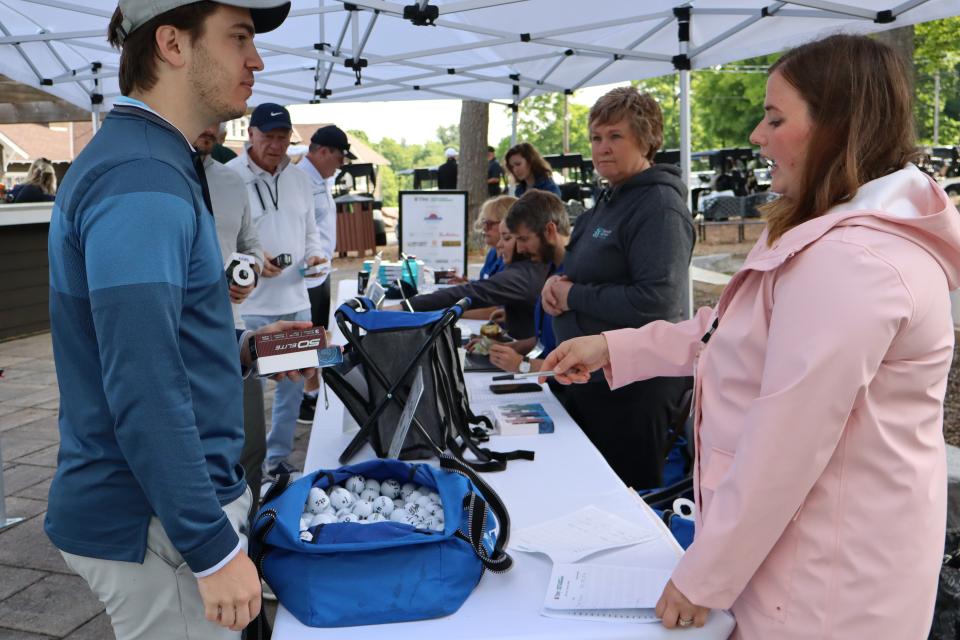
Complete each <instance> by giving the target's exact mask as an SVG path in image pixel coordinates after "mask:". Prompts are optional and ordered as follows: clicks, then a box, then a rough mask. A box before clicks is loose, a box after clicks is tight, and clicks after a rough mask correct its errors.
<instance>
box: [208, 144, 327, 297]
mask: <svg viewBox="0 0 960 640" xmlns="http://www.w3.org/2000/svg"><path fill="white" fill-rule="evenodd" d="M227 166H228V167H230V168H231V169H233V170H234V171H236V172H237V173H238V174H239V175H240V177H241V178H242V179H243V182H244V184H245V185H246V187H247V197H248V198H249V200H250V217H251V218H252V219H253V223H254V225H256V227H257V234H258V235H259V236H260V244H261V246H262V247H263V250H264V251H265V252H266V253H269V254H270V255H271V256H277V255H279V254H281V253H289V254H290V255H291V256H292V257H293V264H292V265H291V266H289V267H287V268H286V269H284V270H283V272H282V273H281V274H280V275H279V276H277V277H275V278H261V279H260V282H259V283H258V284H257V288H256V289H254V290H253V293H251V294H250V296H249V297H248V298H247V299H246V300H244V301H243V304H241V305H240V313H241V314H243V315H263V316H279V315H285V314H289V313H295V312H297V311H302V310H304V309H309V308H310V299H309V297H308V296H307V287H306V285H305V284H304V277H303V276H302V275H301V274H300V267H302V266H303V264H304V261H305V260H306V259H307V258H308V257H310V256H323V247H322V244H321V241H320V236H319V234H318V233H317V224H316V221H315V219H314V217H313V185H312V184H311V182H310V179H309V178H308V177H307V176H306V174H304V172H303V171H300V170H298V169H296V168H295V167H293V166H291V165H290V161H289V159H287V158H284V160H283V162H282V163H281V164H280V167H279V169H278V170H277V173H276V174H274V175H271V174H270V173H268V172H267V171H265V170H263V169H261V168H260V167H259V166H257V165H256V164H255V163H254V162H253V161H252V160H251V159H250V157H249V156H248V155H247V153H246V150H244V153H243V154H241V155H239V156H237V157H236V158H234V159H233V160H231V161H230V162H228V163H227Z"/></svg>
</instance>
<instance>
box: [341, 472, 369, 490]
mask: <svg viewBox="0 0 960 640" xmlns="http://www.w3.org/2000/svg"><path fill="white" fill-rule="evenodd" d="M365 482H366V480H365V479H364V477H363V476H353V477H352V478H349V479H348V480H347V481H346V482H344V483H343V486H345V487H346V488H347V490H348V491H351V492H353V493H357V494H359V493H360V492H361V491H363V490H364V489H365V488H366V486H365V484H364V483H365Z"/></svg>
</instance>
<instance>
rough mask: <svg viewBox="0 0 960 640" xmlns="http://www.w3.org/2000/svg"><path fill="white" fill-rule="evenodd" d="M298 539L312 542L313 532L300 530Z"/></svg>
mask: <svg viewBox="0 0 960 640" xmlns="http://www.w3.org/2000/svg"><path fill="white" fill-rule="evenodd" d="M300 539H301V540H303V541H304V542H313V534H312V533H310V532H309V531H301V532H300Z"/></svg>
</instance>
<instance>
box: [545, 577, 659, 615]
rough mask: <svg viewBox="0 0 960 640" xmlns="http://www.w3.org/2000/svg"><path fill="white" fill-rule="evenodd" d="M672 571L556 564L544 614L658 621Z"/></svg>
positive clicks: (546, 597)
mask: <svg viewBox="0 0 960 640" xmlns="http://www.w3.org/2000/svg"><path fill="white" fill-rule="evenodd" d="M670 574H671V571H669V570H663V569H647V568H642V567H622V566H615V565H604V564H590V563H586V564H565V563H557V564H554V565H553V572H552V573H551V575H550V582H549V586H548V587H547V594H546V596H545V597H544V600H543V609H542V610H541V612H540V613H541V614H542V615H544V616H547V617H551V618H579V619H581V620H600V621H603V620H606V621H610V622H657V620H658V619H657V616H656V615H655V614H654V607H656V605H657V600H659V599H660V594H661V593H662V592H663V588H664V586H665V585H666V584H667V581H668V580H669V579H670Z"/></svg>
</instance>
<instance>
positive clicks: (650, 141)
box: [541, 87, 695, 489]
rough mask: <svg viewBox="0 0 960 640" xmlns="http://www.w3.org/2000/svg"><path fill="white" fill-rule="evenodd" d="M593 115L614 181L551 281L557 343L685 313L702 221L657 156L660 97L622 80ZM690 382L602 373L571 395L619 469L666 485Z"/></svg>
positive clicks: (567, 395) (547, 301)
mask: <svg viewBox="0 0 960 640" xmlns="http://www.w3.org/2000/svg"><path fill="white" fill-rule="evenodd" d="M589 122H590V145H591V149H592V152H593V164H594V166H595V167H596V170H597V172H598V173H599V174H600V175H601V176H603V177H604V178H605V179H607V180H608V181H609V183H610V187H609V188H608V189H606V190H605V191H604V192H603V193H602V194H601V195H600V197H599V198H598V200H597V204H596V206H594V207H593V208H592V209H590V210H589V211H587V212H586V213H583V214H581V215H580V217H578V218H577V221H576V225H575V227H574V229H573V234H572V236H571V238H570V243H569V245H568V246H567V251H566V257H565V259H564V274H563V275H562V276H560V275H555V276H551V277H550V278H549V279H547V282H546V284H544V287H543V291H542V294H541V295H542V299H543V308H544V310H545V311H546V312H547V313H549V314H550V315H552V316H554V319H553V328H554V332H555V333H556V337H557V343H558V344H559V343H560V342H562V341H564V340H569V339H570V338H574V337H577V336H584V335H594V334H599V333H601V332H603V331H609V330H611V329H620V328H626V327H641V326H643V325H645V324H647V323H648V322H652V321H653V320H670V321H678V320H682V319H684V318H685V317H686V310H685V308H684V306H685V305H684V301H685V292H686V289H687V282H688V274H689V267H690V257H691V255H692V254H693V244H694V239H695V235H694V226H693V218H692V217H691V215H690V211H689V209H687V205H686V192H687V190H686V186H685V185H684V184H683V182H682V180H681V175H680V170H679V169H678V168H677V167H675V166H673V165H661V164H658V165H652V164H651V162H652V160H653V157H654V154H655V153H656V152H657V150H658V149H659V148H660V145H661V144H663V114H662V113H661V111H660V106H659V105H658V104H657V103H656V101H655V100H654V99H653V98H652V97H651V96H650V95H648V94H641V93H639V92H638V91H637V90H636V89H635V88H633V87H618V88H616V89H613V90H612V91H610V92H608V93H607V94H606V95H604V96H603V97H602V98H600V99H599V100H598V101H597V103H596V104H594V105H593V107H592V108H591V109H590V121H589ZM598 374H599V372H598ZM690 386H691V380H690V379H689V378H655V379H653V380H647V381H644V382H636V383H634V384H631V385H628V386H626V387H622V388H620V389H617V390H616V391H611V390H610V387H609V386H608V385H607V383H606V381H605V380H604V379H603V376H602V375H596V376H595V377H594V378H592V379H591V381H590V382H589V383H588V384H582V385H573V386H570V387H567V388H565V389H564V394H563V398H564V404H565V406H566V408H567V410H568V411H569V412H570V414H571V415H572V416H573V418H574V419H575V420H576V421H577V423H578V424H579V425H580V428H581V429H583V431H584V433H586V434H587V437H589V438H590V441H591V442H593V444H594V445H595V446H596V447H597V449H599V450H600V453H601V454H603V456H604V458H606V460H607V462H608V463H609V464H610V466H611V467H613V470H614V471H616V472H617V475H619V476H620V478H621V479H622V480H623V481H624V482H625V483H626V484H627V485H629V486H632V487H634V488H635V489H643V488H651V487H657V486H660V484H661V479H662V478H661V477H662V474H663V464H664V459H665V458H666V454H667V429H668V427H669V426H671V424H675V423H676V422H678V421H679V420H681V419H682V416H681V415H680V413H681V411H682V408H681V404H682V398H683V394H684V392H685V391H686V390H687V389H688V388H690Z"/></svg>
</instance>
